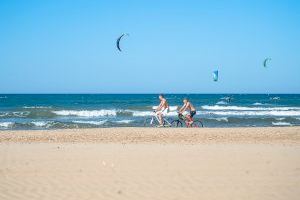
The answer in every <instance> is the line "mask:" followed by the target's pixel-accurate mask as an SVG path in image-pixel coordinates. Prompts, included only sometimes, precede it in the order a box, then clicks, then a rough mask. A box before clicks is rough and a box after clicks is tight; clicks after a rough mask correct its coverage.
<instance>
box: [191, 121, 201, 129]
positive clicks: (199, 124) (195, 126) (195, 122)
mask: <svg viewBox="0 0 300 200" xmlns="http://www.w3.org/2000/svg"><path fill="white" fill-rule="evenodd" d="M191 127H193V128H201V127H203V123H202V122H201V120H199V119H196V120H194V122H193V123H192V125H191Z"/></svg>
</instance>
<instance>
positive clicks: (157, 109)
mask: <svg viewBox="0 0 300 200" xmlns="http://www.w3.org/2000/svg"><path fill="white" fill-rule="evenodd" d="M165 104H166V100H162V101H161V102H160V104H159V105H158V107H157V108H156V110H155V111H156V112H157V111H160V110H161V109H162V108H163V107H164V105H165Z"/></svg>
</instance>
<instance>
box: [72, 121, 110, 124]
mask: <svg viewBox="0 0 300 200" xmlns="http://www.w3.org/2000/svg"><path fill="white" fill-rule="evenodd" d="M72 122H73V123H78V124H92V125H103V124H105V123H106V122H107V120H101V121H84V120H76V121H72Z"/></svg>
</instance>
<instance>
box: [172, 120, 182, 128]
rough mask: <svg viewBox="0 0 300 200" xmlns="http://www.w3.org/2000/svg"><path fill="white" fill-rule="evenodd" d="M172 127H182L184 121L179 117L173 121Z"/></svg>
mask: <svg viewBox="0 0 300 200" xmlns="http://www.w3.org/2000/svg"><path fill="white" fill-rule="evenodd" d="M171 125H172V127H182V122H181V121H180V120H178V119H176V120H173V121H172V122H171Z"/></svg>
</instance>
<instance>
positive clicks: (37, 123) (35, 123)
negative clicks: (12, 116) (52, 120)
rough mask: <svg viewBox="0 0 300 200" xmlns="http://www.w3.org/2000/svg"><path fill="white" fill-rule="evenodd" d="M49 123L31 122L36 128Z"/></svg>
mask: <svg viewBox="0 0 300 200" xmlns="http://www.w3.org/2000/svg"><path fill="white" fill-rule="evenodd" d="M48 123H49V122H45V121H34V122H31V124H33V125H34V126H38V127H43V126H46V125H47V124H48Z"/></svg>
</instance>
